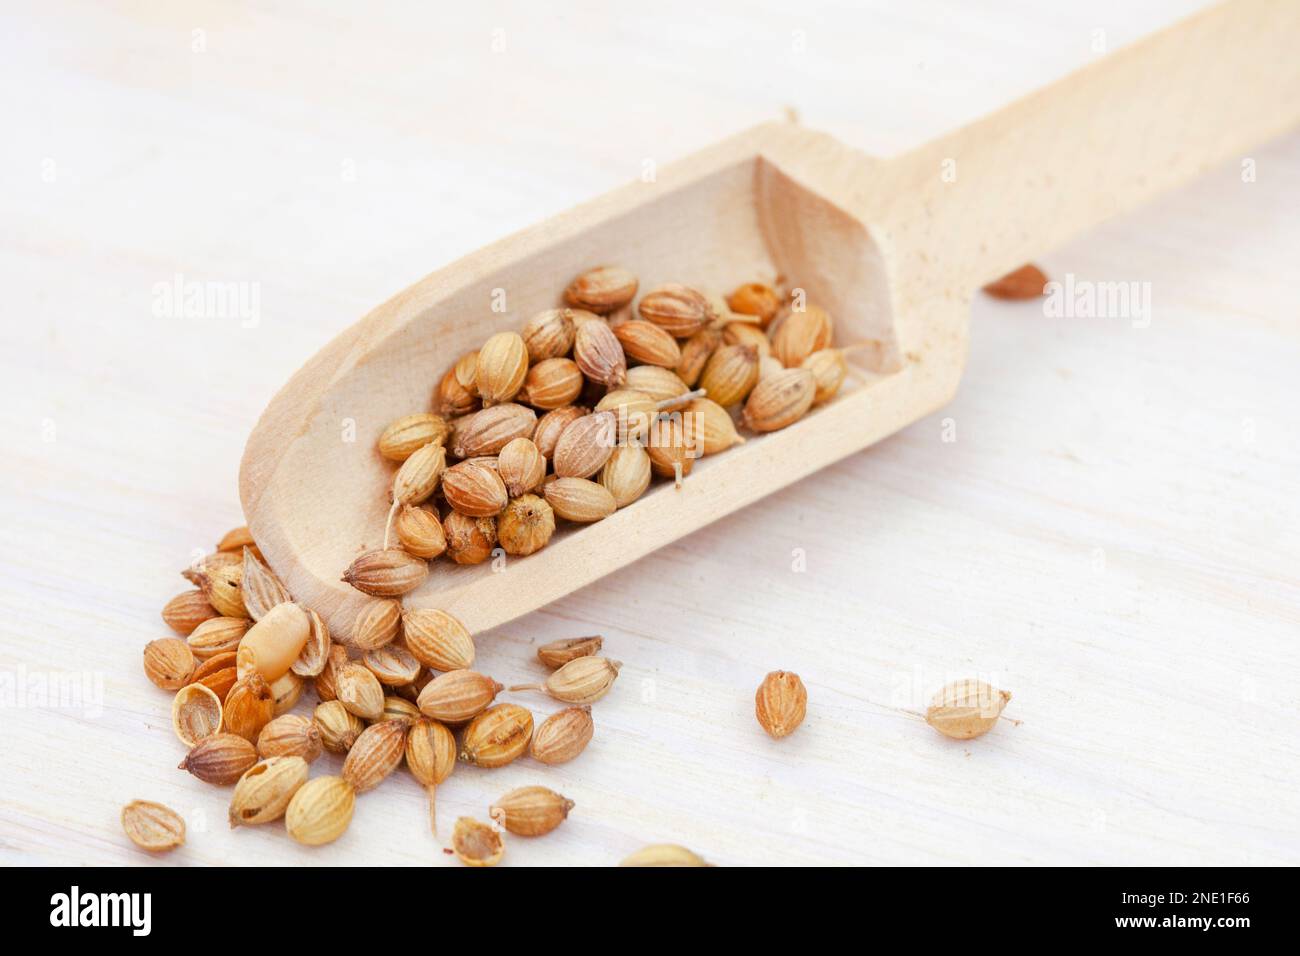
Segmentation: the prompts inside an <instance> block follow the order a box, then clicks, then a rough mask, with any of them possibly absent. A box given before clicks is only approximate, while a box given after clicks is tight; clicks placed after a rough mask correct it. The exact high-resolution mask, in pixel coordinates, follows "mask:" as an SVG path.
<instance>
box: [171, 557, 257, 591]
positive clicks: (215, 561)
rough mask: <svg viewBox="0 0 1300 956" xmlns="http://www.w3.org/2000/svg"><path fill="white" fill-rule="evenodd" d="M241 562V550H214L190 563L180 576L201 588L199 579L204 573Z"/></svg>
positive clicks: (238, 564)
mask: <svg viewBox="0 0 1300 956" xmlns="http://www.w3.org/2000/svg"><path fill="white" fill-rule="evenodd" d="M243 563H244V554H243V552H242V551H215V552H213V553H212V554H209V555H207V556H206V557H203V558H200V559H199V560H198V561H195V562H194V563H193V564H191V565H190V566H189V567H188V568H186V569H185V570H184V571H182V572H181V577H183V578H184V579H185V580H186V581H189V582H190V583H191V584H193V585H194V586H195V587H198V588H201V587H202V584H201V579H202V576H203V575H204V574H207V573H209V572H211V571H216V570H218V569H220V568H229V567H232V566H235V567H238V566H242V565H243Z"/></svg>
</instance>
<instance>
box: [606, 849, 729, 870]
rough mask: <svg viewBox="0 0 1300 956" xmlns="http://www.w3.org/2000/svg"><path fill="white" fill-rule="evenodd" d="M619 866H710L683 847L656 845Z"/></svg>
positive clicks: (637, 852) (625, 860) (638, 851)
mask: <svg viewBox="0 0 1300 956" xmlns="http://www.w3.org/2000/svg"><path fill="white" fill-rule="evenodd" d="M619 866H712V864H711V863H706V862H704V860H703V859H701V858H700V857H699V855H698V854H695V853H692V852H691V851H690V850H688V849H686V847H684V846H677V845H676V844H672V843H656V844H653V845H652V846H647V847H643V848H642V849H640V850H637V851H636V852H635V853H633V854H632V855H631V856H629V857H626V858H624V860H623V862H622V863H620V864H619Z"/></svg>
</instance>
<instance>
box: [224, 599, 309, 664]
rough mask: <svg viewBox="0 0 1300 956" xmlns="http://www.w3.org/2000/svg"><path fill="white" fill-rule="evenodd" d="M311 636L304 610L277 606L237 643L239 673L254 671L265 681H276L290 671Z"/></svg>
mask: <svg viewBox="0 0 1300 956" xmlns="http://www.w3.org/2000/svg"><path fill="white" fill-rule="evenodd" d="M310 636H311V620H310V619H309V618H308V617H307V612H306V611H304V610H303V609H302V608H300V607H299V606H298V605H296V604H278V605H276V606H275V607H273V608H271V609H270V610H269V611H267V612H266V613H265V614H264V615H263V616H262V619H261V620H260V621H258V622H257V623H256V624H254V625H253V626H252V627H251V628H249V629H248V633H246V634H245V635H244V638H243V640H242V641H240V642H239V654H238V657H237V658H236V660H237V662H238V666H239V676H240V677H243V676H244V675H245V674H247V673H250V672H252V671H257V673H259V674H261V675H262V676H263V677H264V678H266V679H267V680H268V681H275V680H278V679H279V678H281V677H283V676H284V675H285V674H286V673H288V672H289V668H290V667H291V666H292V665H293V662H294V661H296V660H297V659H298V655H299V654H301V653H302V649H303V648H304V647H306V646H307V639H308V638H309V637H310ZM295 676H296V675H295Z"/></svg>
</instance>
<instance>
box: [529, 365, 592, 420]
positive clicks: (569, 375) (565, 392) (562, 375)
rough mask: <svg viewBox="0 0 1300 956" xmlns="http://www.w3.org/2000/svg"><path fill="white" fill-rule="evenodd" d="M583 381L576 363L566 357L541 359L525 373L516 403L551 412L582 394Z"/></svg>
mask: <svg viewBox="0 0 1300 956" xmlns="http://www.w3.org/2000/svg"><path fill="white" fill-rule="evenodd" d="M585 382H586V380H585V379H584V378H583V377H582V370H581V369H580V368H578V363H577V362H575V361H573V359H569V358H550V359H543V360H542V361H540V362H539V363H537V364H536V365H534V366H533V367H532V368H530V369H529V370H528V377H527V378H526V379H525V380H524V387H523V389H522V390H521V391H520V392H519V395H518V396H517V397H518V400H519V401H520V402H523V403H524V404H527V405H532V406H533V407H534V408H542V409H548V410H549V409H554V408H560V407H561V406H564V405H567V404H569V403H570V402H571V401H573V400H574V399H575V398H577V397H578V396H579V395H581V394H582V386H583V385H584V384H585Z"/></svg>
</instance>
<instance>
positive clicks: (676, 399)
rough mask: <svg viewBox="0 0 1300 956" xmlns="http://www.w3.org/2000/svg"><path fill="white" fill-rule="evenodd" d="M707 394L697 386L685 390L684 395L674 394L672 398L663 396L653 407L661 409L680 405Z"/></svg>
mask: <svg viewBox="0 0 1300 956" xmlns="http://www.w3.org/2000/svg"><path fill="white" fill-rule="evenodd" d="M707 394H708V392H707V391H706V390H705V389H702V388H697V389H695V390H694V391H691V392H686V393H685V394H684V395H674V396H673V397H672V398H665V399H664V400H663V401H661V402H656V403H655V409H656V410H658V411H663V410H664V409H665V408H672V407H673V406H674V405H681V404H684V403H686V402H690V401H693V400H695V399H697V398H703V397H704V396H705V395H707Z"/></svg>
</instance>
